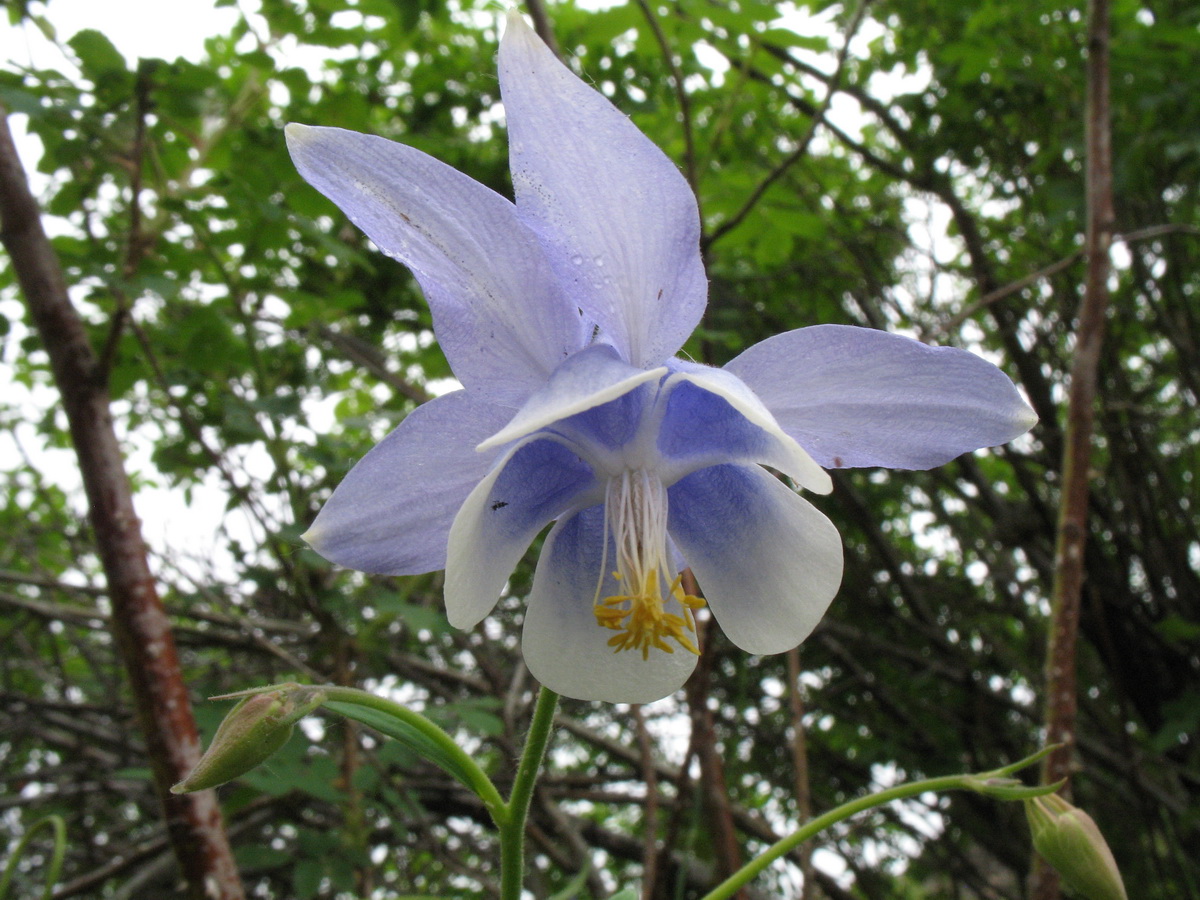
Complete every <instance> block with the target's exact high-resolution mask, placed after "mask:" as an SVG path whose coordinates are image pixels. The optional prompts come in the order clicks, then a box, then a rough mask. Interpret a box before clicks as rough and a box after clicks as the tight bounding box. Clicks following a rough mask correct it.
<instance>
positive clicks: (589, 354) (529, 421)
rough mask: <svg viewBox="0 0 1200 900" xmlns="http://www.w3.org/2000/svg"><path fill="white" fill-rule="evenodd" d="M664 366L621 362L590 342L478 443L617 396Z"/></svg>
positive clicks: (484, 446) (514, 435) (512, 436)
mask: <svg viewBox="0 0 1200 900" xmlns="http://www.w3.org/2000/svg"><path fill="white" fill-rule="evenodd" d="M666 371H667V370H666V369H664V368H658V369H651V370H649V371H647V370H644V369H638V368H635V367H634V366H631V365H629V363H627V362H624V361H623V360H621V359H620V358H619V357H618V356H617V353H616V351H615V350H613V348H612V347H609V346H607V345H604V344H593V345H592V346H590V347H587V348H586V349H584V350H581V351H580V352H578V353H576V354H575V355H574V356H572V357H571V358H570V359H568V360H567V361H566V362H565V363H563V364H562V365H561V366H559V367H558V368H557V369H556V370H555V371H554V374H553V375H552V376H551V377H550V380H549V381H548V382H547V383H546V384H545V385H543V386H542V388H541V389H539V390H538V391H537V392H536V393H535V394H534V395H533V396H532V397H530V398H529V400H528V401H527V402H526V403H525V405H524V406H523V407H521V409H520V410H518V412H517V414H516V415H515V416H514V417H513V419H512V421H511V422H509V423H508V424H507V425H505V426H504V428H503V429H501V430H500V431H498V432H497V433H496V434H494V435H492V436H491V437H489V438H488V439H487V440H486V441H484V442H483V443H481V444H480V445H479V449H480V450H490V449H492V448H494V447H500V446H502V445H504V444H507V443H508V442H509V441H515V440H517V439H518V438H521V437H524V436H525V435H527V434H532V433H533V432H535V431H537V430H538V429H541V428H545V427H546V426H547V425H551V424H553V423H555V422H558V421H559V420H561V419H566V418H568V417H570V416H574V415H577V414H578V413H581V412H585V411H586V410H589V409H591V408H592V407H595V406H600V405H601V404H603V403H607V402H608V401H610V400H614V399H616V398H617V397H620V396H621V395H622V394H626V393H628V392H629V391H631V390H633V389H634V388H636V387H637V386H638V385H640V384H645V383H646V382H649V381H654V380H656V379H659V378H661V377H662V376H663V375H665V374H666Z"/></svg>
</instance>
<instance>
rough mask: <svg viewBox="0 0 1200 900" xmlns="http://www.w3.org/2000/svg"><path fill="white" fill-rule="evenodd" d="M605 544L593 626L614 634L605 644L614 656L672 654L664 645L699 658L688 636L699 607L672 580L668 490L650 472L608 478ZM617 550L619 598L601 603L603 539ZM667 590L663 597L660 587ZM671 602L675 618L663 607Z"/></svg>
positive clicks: (603, 565) (698, 601) (677, 580)
mask: <svg viewBox="0 0 1200 900" xmlns="http://www.w3.org/2000/svg"><path fill="white" fill-rule="evenodd" d="M604 519H605V541H604V558H603V559H602V561H601V563H600V578H599V583H598V584H597V586H596V600H595V601H594V603H595V606H594V610H593V611H594V612H595V614H596V623H597V624H599V625H601V626H603V627H605V628H610V629H612V630H613V631H615V632H617V634H615V635H613V636H612V637H611V638H609V641H608V645H609V646H610V647H612V648H613V650H614V652H616V651H620V650H641V651H642V659H648V658H649V656H650V648H652V647H654V648H657V649H659V650H665V651H666V652H667V653H674V652H675V648H674V647H673V646H672V645H671V644H670V643H668V641H675V642H676V643H677V644H679V646H681V647H683V648H684V649H685V650H687V651H689V652H691V653H695V654H697V655H698V654H699V653H700V651H699V650H698V649H697V648H696V643H695V641H694V640H693V639H692V638H691V637H689V636H688V632H691V633H692V634H693V635H694V634H695V633H696V621H695V619H694V618H693V616H692V611H693V610H697V609H699V608H700V607H702V606H703V605H704V601H703V600H702V599H701V598H699V597H693V596H692V595H691V594H687V593H685V592H684V590H683V587H682V583H681V581H682V577H683V576H682V575H675V576H672V574H671V566H670V561H669V560H668V559H667V489H666V488H665V487H663V484H662V480H661V479H660V478H658V477H657V476H655V475H652V474H651V473H649V472H644V471H631V470H625V471H623V472H622V473H621V474H620V475H619V476H616V477H614V478H611V479H610V480H609V482H608V488H607V491H606V493H605V497H604ZM609 535H611V536H612V540H613V544H614V545H615V547H616V569H615V570H613V572H612V577H613V578H615V579H616V580H617V583H618V584H619V585H620V587H621V588H623V589H624V590H625V593H623V594H614V595H613V596H611V597H605V598H603V599H600V589H601V586H602V585H603V584H604V576H605V571H606V569H607V563H608V536H609ZM664 585H666V586H667V589H666V596H665V598H664V596H663V586H664ZM670 600H674V601H675V602H677V603H678V604H679V613H680V614H679V615H675V614H674V613H669V612H667V611H666V610H665V609H664V607H663V604H664V602H669V601H670Z"/></svg>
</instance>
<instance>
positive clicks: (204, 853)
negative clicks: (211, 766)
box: [0, 107, 244, 900]
mask: <svg viewBox="0 0 1200 900" xmlns="http://www.w3.org/2000/svg"><path fill="white" fill-rule="evenodd" d="M0 241H2V242H3V244H4V246H5V248H6V249H7V250H8V253H9V256H10V257H11V259H12V262H13V269H14V271H15V272H16V275H17V280H18V282H19V284H20V286H21V290H22V292H23V294H24V296H25V302H26V304H27V305H28V307H29V312H30V315H31V316H32V318H33V320H34V323H35V325H36V327H37V330H38V333H39V335H40V337H41V340H42V344H43V346H44V347H45V349H46V352H47V353H48V354H49V356H50V363H51V367H52V369H53V371H54V380H55V383H56V385H57V386H58V389H59V392H60V394H61V395H62V401H63V407H64V410H65V411H66V414H67V421H68V423H69V424H70V429H71V438H72V442H73V443H74V446H75V452H76V455H77V456H78V459H79V467H80V471H81V473H82V476H83V483H84V489H85V491H86V492H87V497H88V505H89V509H90V516H91V523H92V529H93V531H94V533H95V539H96V543H97V546H98V550H99V553H100V558H101V562H102V564H103V566H104V572H105V577H106V579H107V581H108V587H109V597H110V599H111V601H112V609H113V616H112V629H113V637H114V639H115V642H116V645H117V648H118V651H119V653H120V656H121V659H122V661H123V663H124V666H125V671H126V674H127V676H128V678H129V681H130V684H131V686H132V688H133V695H134V699H135V703H136V705H137V709H138V715H139V721H140V725H141V728H142V732H143V734H144V735H145V738H146V746H147V752H148V755H149V756H150V762H151V765H152V767H153V769H154V774H155V783H156V786H157V788H158V793H159V798H160V800H161V802H162V804H163V810H164V813H165V816H166V822H167V828H168V831H169V833H170V835H171V842H172V846H173V848H174V850H175V855H176V858H177V859H178V861H179V864H180V867H181V869H182V872H183V876H184V880H185V881H186V882H187V884H188V887H189V896H191V897H194V898H197V900H199V898H205V900H208V898H223V900H241V898H242V897H243V896H244V894H243V892H242V886H241V881H240V879H239V877H238V873H237V868H236V866H235V864H234V862H233V856H232V854H231V853H230V849H229V843H228V839H227V837H226V835H225V831H224V828H223V825H222V823H221V814H220V809H219V808H218V807H217V803H216V798H215V795H213V793H212V792H211V791H206V792H202V793H198V794H191V795H184V794H180V795H174V794H171V793H170V792H169V788H170V786H171V785H172V784H174V783H175V782H177V781H180V780H182V778H183V777H184V775H186V773H187V772H188V771H189V770H190V769H191V768H192V766H193V765H194V764H195V763H196V761H197V760H198V759H199V757H200V745H199V737H198V734H197V731H196V723H195V720H194V719H193V718H192V711H191V705H190V703H189V702H188V695H187V689H186V687H185V686H184V684H183V679H182V677H181V675H180V671H179V660H178V657H177V654H176V650H175V641H174V637H173V636H172V633H171V628H170V624H169V623H168V621H167V615H166V611H165V610H164V609H163V605H162V601H161V600H160V599H159V596H158V592H157V589H156V587H155V582H154V578H153V576H152V575H151V573H150V569H149V566H148V564H147V560H146V547H145V543H144V542H143V540H142V534H141V523H140V522H139V521H138V518H137V515H136V513H135V512H134V508H133V497H132V490H131V488H130V485H129V478H128V476H127V474H126V472H125V467H124V460H123V457H122V455H121V449H120V446H119V444H118V442H117V436H116V433H115V431H114V430H113V423H112V416H111V411H110V409H109V396H108V385H107V383H106V379H105V378H104V374H103V370H102V368H101V361H100V359H99V358H98V357H97V355H96V352H95V350H94V349H93V348H92V345H91V343H90V342H89V341H88V336H87V332H86V331H85V329H84V326H83V322H82V320H81V319H80V318H79V314H78V313H77V312H76V310H75V308H74V307H73V306H72V305H71V301H70V297H69V296H68V294H67V285H66V280H65V278H64V276H63V272H62V268H61V266H60V264H59V261H58V257H57V256H56V255H55V253H54V249H53V247H52V246H51V244H50V241H49V239H48V238H47V237H46V233H45V231H44V230H43V229H42V223H41V215H40V210H39V209H38V205H37V201H36V200H35V199H34V197H33V195H32V194H31V193H30V191H29V184H28V182H27V180H26V177H25V171H24V169H23V168H22V166H21V161H20V159H19V157H18V156H17V151H16V146H15V145H14V143H13V139H12V134H11V132H10V131H9V127H8V117H7V112H6V110H4V109H3V108H2V107H0Z"/></svg>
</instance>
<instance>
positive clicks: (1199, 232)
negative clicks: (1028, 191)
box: [938, 223, 1200, 334]
mask: <svg viewBox="0 0 1200 900" xmlns="http://www.w3.org/2000/svg"><path fill="white" fill-rule="evenodd" d="M1172 234H1188V235H1192V236H1193V237H1200V228H1197V227H1196V226H1195V225H1183V224H1178V223H1175V224H1169V225H1150V226H1148V227H1146V228H1139V229H1137V230H1136V231H1130V232H1127V233H1126V234H1114V235H1112V240H1113V243H1118V244H1132V243H1135V242H1137V241H1149V240H1153V239H1154V238H1159V237H1166V236H1167V235H1172ZM1086 253H1087V251H1086V249H1085V248H1082V247H1081V248H1080V249H1078V250H1076V251H1075V252H1074V253H1071V254H1069V255H1067V256H1064V257H1063V258H1062V259H1059V260H1056V261H1055V262H1052V263H1050V265H1048V266H1043V267H1042V268H1040V269H1038V270H1037V271H1036V272H1031V273H1030V274H1028V275H1025V276H1024V277H1022V278H1018V279H1017V280H1016V281H1013V282H1010V283H1009V284H1006V285H1005V286H1004V287H1001V288H996V290H994V291H989V292H988V293H986V294H984V295H983V297H981V298H980V299H979V302H977V303H974V304H972V305H971V306H969V307H967V308H966V309H964V310H963V311H962V312H960V313H959V314H958V315H956V316H954V317H953V318H952V319H950V320H949V321H948V322H946V324H945V325H943V326H942V327H941V328H939V329H938V331H939V332H940V333H941V334H953V333H954V332H955V331H957V330H958V328H959V326H961V325H962V323H963V322H965V321H966V320H967V319H969V318H971V317H972V316H973V315H975V314H976V313H977V312H979V311H980V310H981V309H983V308H984V307H986V306H990V305H991V304H993V303H995V302H997V301H998V300H1003V299H1004V298H1005V297H1011V296H1012V295H1013V294H1015V293H1017V292H1018V291H1023V290H1024V289H1025V288H1027V287H1029V286H1030V285H1032V284H1036V283H1037V282H1039V281H1041V280H1042V279H1044V278H1049V277H1051V276H1052V275H1057V274H1058V273H1059V272H1061V271H1062V270H1063V269H1067V268H1070V267H1071V266H1072V265H1074V264H1075V263H1076V262H1078V261H1079V260H1080V259H1081V258H1082V257H1083V256H1085V255H1086Z"/></svg>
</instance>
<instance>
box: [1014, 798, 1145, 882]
mask: <svg viewBox="0 0 1200 900" xmlns="http://www.w3.org/2000/svg"><path fill="white" fill-rule="evenodd" d="M1025 815H1026V816H1027V817H1028V819H1029V827H1030V830H1031V831H1032V832H1033V846H1034V848H1035V849H1036V850H1037V852H1038V853H1040V854H1041V855H1042V857H1043V858H1044V859H1045V860H1046V862H1048V863H1050V865H1052V866H1054V868H1055V869H1057V870H1058V873H1059V874H1060V875H1061V876H1062V877H1063V880H1064V881H1065V882H1066V883H1067V884H1068V885H1069V886H1070V887H1072V888H1073V889H1074V890H1076V891H1077V892H1078V893H1079V894H1080V895H1082V896H1084V897H1086V898H1088V900H1128V895H1126V893H1125V885H1124V883H1123V882H1122V881H1121V873H1120V871H1119V870H1118V869H1117V861H1116V860H1115V859H1114V858H1113V855H1112V851H1111V850H1109V849H1108V844H1107V843H1106V842H1105V840H1104V836H1103V835H1102V834H1101V833H1100V829H1099V828H1098V827H1097V826H1096V823H1095V822H1094V821H1093V820H1092V817H1091V816H1089V815H1088V814H1087V813H1085V812H1084V811H1083V810H1082V809H1079V808H1077V807H1075V806H1072V805H1071V804H1070V803H1068V802H1067V801H1066V800H1064V799H1063V798H1062V797H1060V796H1058V794H1048V795H1046V796H1043V797H1035V798H1034V799H1032V800H1026V801H1025Z"/></svg>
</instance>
